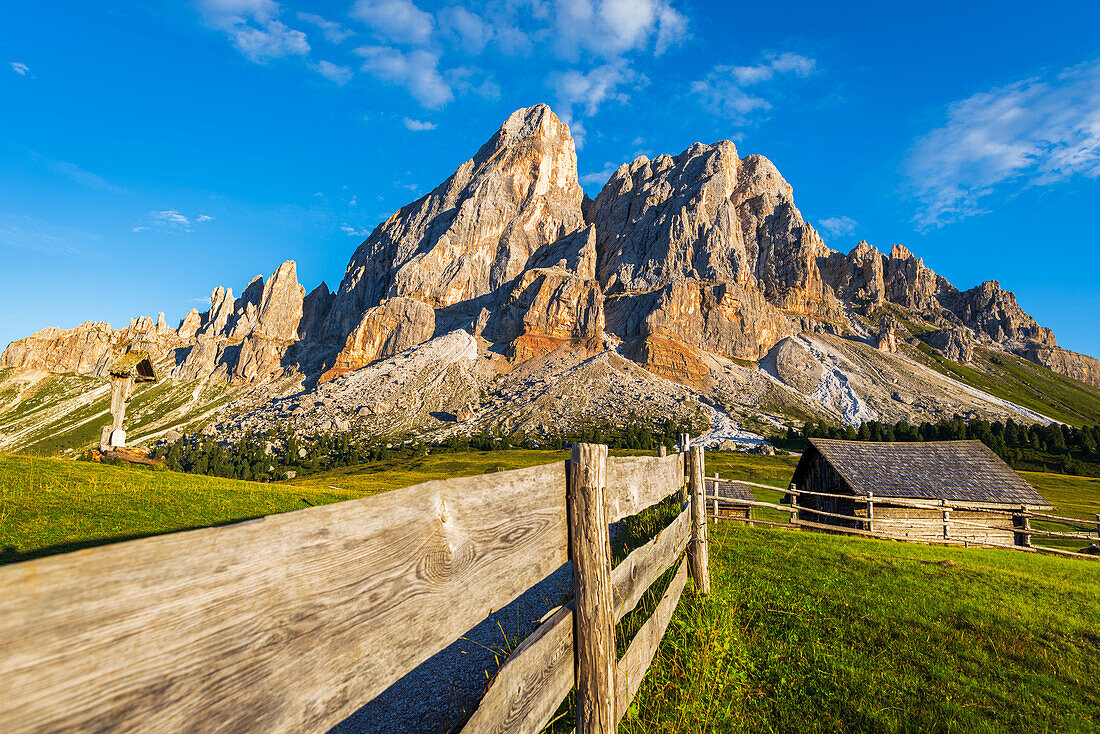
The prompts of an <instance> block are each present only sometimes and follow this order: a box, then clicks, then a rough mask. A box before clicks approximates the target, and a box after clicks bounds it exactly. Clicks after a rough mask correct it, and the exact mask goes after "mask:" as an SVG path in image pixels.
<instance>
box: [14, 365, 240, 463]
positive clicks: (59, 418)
mask: <svg viewBox="0 0 1100 734" xmlns="http://www.w3.org/2000/svg"><path fill="white" fill-rule="evenodd" d="M239 393H240V391H239V390H238V389H237V388H233V387H232V386H230V385H228V384H225V383H219V382H217V381H195V382H177V381H175V380H164V381H162V382H159V383H155V384H152V383H139V384H138V385H135V387H134V394H133V397H132V399H131V402H130V404H129V405H128V406H127V408H126V429H127V432H128V433H129V435H130V437H131V443H133V442H134V441H135V440H136V441H140V440H141V439H142V437H143V436H146V435H148V434H151V433H155V432H158V431H161V430H163V429H165V428H168V427H171V426H179V427H188V426H190V427H191V428H192V429H195V430H197V429H198V428H201V425H199V423H201V420H200V417H201V416H203V415H205V414H207V413H209V412H210V411H211V410H213V409H215V408H217V407H221V406H223V405H225V404H226V403H228V402H229V401H230V400H232V399H233V398H235V397H237V396H238V395H239ZM110 402H111V394H110V385H109V383H108V382H107V380H105V379H101V378H94V377H81V376H79V375H50V374H46V373H44V372H30V373H28V372H23V373H16V372H14V371H12V370H4V371H0V451H19V452H21V453H26V454H35V455H39V456H57V455H65V456H75V455H76V454H78V453H79V452H80V451H81V450H83V449H85V448H87V447H90V446H92V445H94V444H96V443H98V442H99V435H100V429H101V427H102V426H104V425H107V424H108V423H110V422H111V416H110ZM196 421H198V422H199V423H196Z"/></svg>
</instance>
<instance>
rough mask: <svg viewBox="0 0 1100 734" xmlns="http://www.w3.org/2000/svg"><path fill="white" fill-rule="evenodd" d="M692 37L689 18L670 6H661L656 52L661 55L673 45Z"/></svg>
mask: <svg viewBox="0 0 1100 734" xmlns="http://www.w3.org/2000/svg"><path fill="white" fill-rule="evenodd" d="M689 37H690V33H689V32H688V20H687V18H686V17H684V15H683V14H682V13H680V12H678V11H676V10H673V9H672V8H671V7H669V6H667V5H666V6H665V7H663V8H661V11H660V13H658V15H657V43H656V45H655V47H654V52H655V53H656V54H657V55H658V56H660V55H661V54H663V53H664V52H665V51H667V50H668V49H669V48H671V47H673V46H679V45H680V44H681V43H683V42H684V41H686V40H687V39H688V38H689Z"/></svg>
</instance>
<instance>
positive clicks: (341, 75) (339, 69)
mask: <svg viewBox="0 0 1100 734" xmlns="http://www.w3.org/2000/svg"><path fill="white" fill-rule="evenodd" d="M309 68H311V69H313V70H314V71H315V72H317V73H318V74H320V75H321V76H323V77H324V78H326V79H328V80H329V81H330V82H334V83H336V84H339V85H340V86H343V85H345V84H347V83H348V82H349V81H350V80H351V69H349V68H348V67H346V66H339V65H337V64H334V63H332V62H331V61H318V62H317V63H315V64H310V65H309Z"/></svg>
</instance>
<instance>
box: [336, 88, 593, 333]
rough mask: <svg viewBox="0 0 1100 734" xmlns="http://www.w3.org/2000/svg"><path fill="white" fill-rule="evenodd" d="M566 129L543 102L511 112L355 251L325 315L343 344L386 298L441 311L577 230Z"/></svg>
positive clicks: (578, 195) (488, 289)
mask: <svg viewBox="0 0 1100 734" xmlns="http://www.w3.org/2000/svg"><path fill="white" fill-rule="evenodd" d="M582 198H583V193H582V192H581V188H580V185H579V184H578V183H577V156H576V150H575V148H574V145H573V138H572V136H571V135H570V134H569V128H568V127H566V125H565V124H564V123H563V122H562V121H561V120H559V119H558V118H557V116H556V115H555V114H554V113H553V112H551V111H550V108H549V107H547V106H546V105H537V106H535V107H530V108H527V109H522V110H517V111H516V112H514V113H512V115H511V116H510V117H509V118H508V119H507V120H506V121H505V123H504V125H503V126H501V128H500V130H498V131H497V133H496V134H495V135H493V137H492V138H490V140H489V141H488V142H487V143H485V145H483V146H482V147H481V149H480V150H479V151H478V152H477V154H476V155H475V156H474V157H473V158H471V159H470V160H468V161H466V162H465V163H463V164H462V165H461V166H460V167H459V169H458V170H457V171H455V173H454V174H453V175H451V176H450V177H449V178H448V179H447V180H446V181H444V182H443V183H442V184H440V185H439V186H438V187H436V188H435V190H433V191H432V192H431V193H430V194H428V195H427V196H424V197H422V198H421V199H419V200H418V201H415V202H413V203H412V204H409V205H408V206H406V207H403V208H402V209H400V210H399V211H397V212H396V213H395V214H394V215H393V216H391V217H390V218H389V219H388V220H386V222H385V223H383V224H381V225H379V227H378V228H377V229H375V231H374V232H373V233H371V235H370V237H368V238H367V240H366V241H365V242H364V243H363V244H362V245H360V246H359V249H358V250H356V252H355V255H354V256H352V258H351V262H350V263H349V264H348V268H347V272H346V274H345V275H344V280H343V282H342V283H341V284H340V288H339V290H338V291H337V293H336V302H335V303H334V305H333V309H332V313H331V315H330V317H329V334H330V335H331V336H333V337H334V338H336V339H338V340H342V339H343V338H344V337H345V335H346V334H348V333H350V332H351V331H352V330H353V329H354V328H355V327H356V326H357V325H358V323H359V321H360V319H361V318H362V316H363V314H364V313H365V312H366V310H367V309H369V308H373V307H374V306H377V305H378V304H379V303H381V302H382V300H383V299H385V298H396V297H403V296H407V297H413V298H417V299H419V300H421V301H423V302H424V303H427V304H428V305H430V306H432V307H434V308H442V307H446V306H450V305H453V304H456V303H459V302H462V301H467V300H471V299H474V298H477V297H479V296H483V295H486V294H489V293H492V292H493V291H495V290H496V289H497V288H499V287H500V286H502V285H503V284H504V283H506V282H508V281H510V280H512V279H513V278H515V277H516V276H518V275H519V274H520V273H521V272H523V270H524V268H525V266H526V264H527V260H528V259H529V258H530V257H531V255H532V254H534V253H535V251H536V250H538V249H539V248H540V247H542V246H544V245H546V244H548V243H550V242H553V241H554V240H557V239H559V238H560V237H562V236H563V235H566V234H569V233H570V232H575V231H577V230H579V229H580V228H581V227H582V226H583V225H584V221H583V217H582V215H581V200H582Z"/></svg>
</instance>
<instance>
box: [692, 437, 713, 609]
mask: <svg viewBox="0 0 1100 734" xmlns="http://www.w3.org/2000/svg"><path fill="white" fill-rule="evenodd" d="M704 471H705V470H704V467H703V447H702V446H696V447H695V448H693V449H692V450H691V465H690V475H689V484H688V492H689V494H690V495H691V528H692V530H691V546H690V548H689V554H690V558H691V580H692V582H694V583H695V589H696V591H697V592H698V593H700V594H702V595H703V596H709V595H710V550H709V548H708V546H707V543H708V537H707V536H708V534H709V532H710V530H709V529H708V526H707V502H706V499H705V495H704V485H703V473H704Z"/></svg>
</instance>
